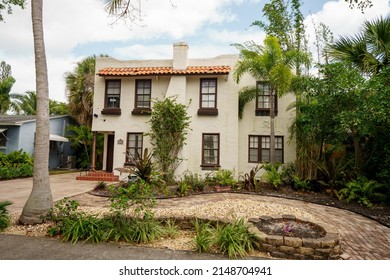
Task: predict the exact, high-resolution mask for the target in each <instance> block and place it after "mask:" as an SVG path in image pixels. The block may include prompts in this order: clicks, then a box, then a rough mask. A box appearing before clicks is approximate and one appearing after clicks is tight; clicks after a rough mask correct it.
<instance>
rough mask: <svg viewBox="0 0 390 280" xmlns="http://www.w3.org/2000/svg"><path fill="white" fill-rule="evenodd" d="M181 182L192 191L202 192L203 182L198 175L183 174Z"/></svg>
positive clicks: (187, 172) (188, 172)
mask: <svg viewBox="0 0 390 280" xmlns="http://www.w3.org/2000/svg"><path fill="white" fill-rule="evenodd" d="M182 182H184V183H186V184H187V185H189V186H191V189H192V190H193V191H200V192H202V191H204V188H205V180H204V179H203V178H202V176H201V175H200V174H198V173H192V172H190V171H186V172H184V174H183V179H182Z"/></svg>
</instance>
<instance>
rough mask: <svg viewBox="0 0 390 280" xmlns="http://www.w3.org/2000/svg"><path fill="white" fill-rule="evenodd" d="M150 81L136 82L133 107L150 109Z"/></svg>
mask: <svg viewBox="0 0 390 280" xmlns="http://www.w3.org/2000/svg"><path fill="white" fill-rule="evenodd" d="M151 94H152V80H136V91H135V107H136V108H150V102H151Z"/></svg>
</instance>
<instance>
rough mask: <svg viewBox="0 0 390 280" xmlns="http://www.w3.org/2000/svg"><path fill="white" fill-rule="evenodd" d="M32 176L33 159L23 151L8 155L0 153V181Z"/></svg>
mask: <svg viewBox="0 0 390 280" xmlns="http://www.w3.org/2000/svg"><path fill="white" fill-rule="evenodd" d="M32 175H33V158H32V157H31V156H30V155H29V154H28V153H26V152H23V150H19V151H14V152H11V153H9V154H8V155H6V154H3V153H0V179H6V180H9V179H14V178H19V177H30V176H32Z"/></svg>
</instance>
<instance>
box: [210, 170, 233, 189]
mask: <svg viewBox="0 0 390 280" xmlns="http://www.w3.org/2000/svg"><path fill="white" fill-rule="evenodd" d="M210 180H211V181H212V182H213V183H215V184H216V185H218V186H234V185H235V184H236V183H237V180H236V179H234V177H233V171H232V170H228V169H219V170H217V171H215V172H213V173H212V174H211V177H210Z"/></svg>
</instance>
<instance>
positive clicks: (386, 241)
mask: <svg viewBox="0 0 390 280" xmlns="http://www.w3.org/2000/svg"><path fill="white" fill-rule="evenodd" d="M77 175H78V173H72V174H63V175H54V176H51V179H50V182H51V190H52V194H53V199H54V200H55V201H57V200H60V199H62V198H64V197H71V196H75V195H78V194H81V193H85V192H87V191H89V190H91V189H92V188H93V187H94V186H95V185H96V182H87V181H76V180H75V177H76V176H77ZM31 188H32V179H31V178H28V179H19V180H12V181H0V201H3V200H10V201H12V202H13V203H14V204H13V205H12V206H11V207H9V210H10V211H11V213H18V212H21V210H22V208H23V206H24V203H25V202H26V200H27V198H28V196H29V194H30V192H31ZM225 199H249V200H255V201H258V202H259V203H260V202H268V203H269V202H271V203H278V204H285V205H289V206H291V207H295V208H302V209H305V211H307V212H308V213H311V214H313V215H315V216H316V217H317V218H318V219H320V220H321V221H323V222H324V223H328V224H330V225H332V226H333V227H334V228H335V229H337V231H338V233H339V234H340V243H341V247H342V250H343V252H345V253H346V254H347V255H349V256H350V259H353V260H390V228H388V227H386V226H383V225H381V224H379V223H378V222H375V221H373V220H371V219H368V218H365V217H363V216H361V215H358V214H355V213H352V212H350V211H346V210H341V209H337V208H333V207H329V206H323V205H317V204H312V203H307V202H302V201H297V200H289V199H282V198H275V197H265V196H259V195H243V194H233V193H218V194H208V195H196V196H190V197H182V198H173V199H164V200H159V201H158V207H164V208H169V207H176V206H181V207H183V206H192V205H200V204H203V203H209V202H216V201H221V200H225ZM12 244H13V245H12ZM39 248H45V252H46V253H45V254H43V253H42V254H41V253H39V252H40V249H39ZM117 249H118V246H117V245H113V244H99V245H94V244H84V245H76V246H74V245H72V244H63V243H61V242H60V241H59V240H53V239H49V238H46V239H45V238H34V237H25V236H12V235H4V234H3V235H1V234H0V252H1V253H0V259H58V258H60V257H61V256H62V254H63V255H64V256H67V257H66V258H67V259H121V258H124V259H143V258H145V259H202V258H204V256H197V255H198V254H194V253H190V252H175V251H171V250H156V249H150V248H143V249H140V248H139V247H137V248H133V247H131V246H123V247H121V249H120V250H117ZM139 250H141V251H142V250H145V251H144V253H143V254H141V253H140V251H139ZM17 252H18V253H17ZM59 252H61V254H59ZM88 252H89V253H88ZM208 257H210V256H207V257H206V259H207V258H208ZM213 257H217V256H213Z"/></svg>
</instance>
